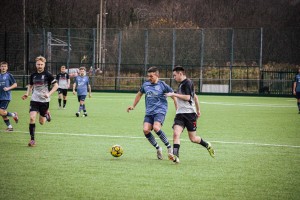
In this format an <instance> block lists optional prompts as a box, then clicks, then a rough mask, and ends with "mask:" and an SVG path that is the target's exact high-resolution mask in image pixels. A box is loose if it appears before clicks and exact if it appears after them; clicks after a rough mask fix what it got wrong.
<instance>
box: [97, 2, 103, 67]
mask: <svg viewBox="0 0 300 200" xmlns="http://www.w3.org/2000/svg"><path fill="white" fill-rule="evenodd" d="M102 2H103V0H100V25H99V58H98V59H99V63H101V66H102V55H101V54H102V26H103V25H102V23H103V21H102V16H103V8H102Z"/></svg>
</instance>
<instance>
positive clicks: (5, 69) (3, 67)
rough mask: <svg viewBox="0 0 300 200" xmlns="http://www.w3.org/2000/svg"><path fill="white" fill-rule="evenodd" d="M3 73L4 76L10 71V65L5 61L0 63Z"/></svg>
mask: <svg viewBox="0 0 300 200" xmlns="http://www.w3.org/2000/svg"><path fill="white" fill-rule="evenodd" d="M0 68H1V73H2V74H4V73H6V72H7V69H8V63H7V62H5V61H3V62H1V63H0Z"/></svg>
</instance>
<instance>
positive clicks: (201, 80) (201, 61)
mask: <svg viewBox="0 0 300 200" xmlns="http://www.w3.org/2000/svg"><path fill="white" fill-rule="evenodd" d="M204 37H205V35H204V29H203V28H202V29H201V50H200V88H199V92H201V91H202V84H203V59H204Z"/></svg>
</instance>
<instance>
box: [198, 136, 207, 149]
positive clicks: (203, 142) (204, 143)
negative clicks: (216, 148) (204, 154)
mask: <svg viewBox="0 0 300 200" xmlns="http://www.w3.org/2000/svg"><path fill="white" fill-rule="evenodd" d="M199 144H201V145H202V146H204V147H205V148H207V147H208V144H207V142H205V141H204V140H203V139H202V138H201V141H200V143H199Z"/></svg>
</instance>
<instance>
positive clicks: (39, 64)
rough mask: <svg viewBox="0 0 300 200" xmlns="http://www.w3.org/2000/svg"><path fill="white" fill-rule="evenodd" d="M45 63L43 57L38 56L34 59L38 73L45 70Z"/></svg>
mask: <svg viewBox="0 0 300 200" xmlns="http://www.w3.org/2000/svg"><path fill="white" fill-rule="evenodd" d="M45 63H46V58H44V57H43V56H38V57H36V58H35V66H36V69H37V71H38V73H41V72H43V71H44V70H45Z"/></svg>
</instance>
